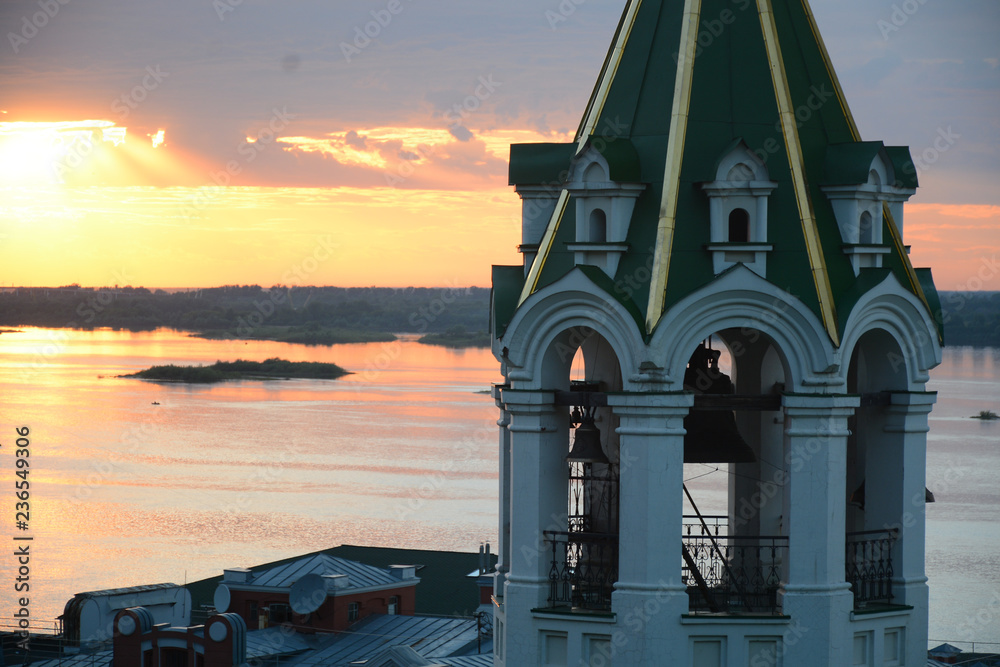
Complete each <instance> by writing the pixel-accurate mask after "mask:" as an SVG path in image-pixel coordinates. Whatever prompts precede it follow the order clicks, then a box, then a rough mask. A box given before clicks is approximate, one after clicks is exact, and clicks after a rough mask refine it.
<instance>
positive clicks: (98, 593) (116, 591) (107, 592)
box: [74, 584, 181, 598]
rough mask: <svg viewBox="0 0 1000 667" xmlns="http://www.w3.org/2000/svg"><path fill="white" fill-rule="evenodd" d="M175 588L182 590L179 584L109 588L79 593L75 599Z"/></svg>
mask: <svg viewBox="0 0 1000 667" xmlns="http://www.w3.org/2000/svg"><path fill="white" fill-rule="evenodd" d="M173 588H181V586H179V585H177V584H147V585H145V586H129V587H127V588H107V589H105V590H103V591H86V592H84V593H77V594H76V595H75V596H74V597H78V598H92V597H100V596H105V595H107V596H114V595H130V594H132V593H146V592H148V591H162V590H168V589H173Z"/></svg>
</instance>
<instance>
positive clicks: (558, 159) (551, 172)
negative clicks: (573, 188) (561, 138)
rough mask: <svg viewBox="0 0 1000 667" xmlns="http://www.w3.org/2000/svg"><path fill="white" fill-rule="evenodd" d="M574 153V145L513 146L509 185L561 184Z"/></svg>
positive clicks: (511, 149) (511, 147)
mask: <svg viewBox="0 0 1000 667" xmlns="http://www.w3.org/2000/svg"><path fill="white" fill-rule="evenodd" d="M573 151H574V147H573V145H572V144H511V146H510V167H509V175H510V183H509V184H510V185H529V184H530V185H542V184H545V183H553V184H555V183H561V182H562V181H563V180H565V177H566V169H567V168H568V167H569V161H570V159H571V158H572V157H573Z"/></svg>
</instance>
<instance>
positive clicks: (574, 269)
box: [491, 0, 942, 667]
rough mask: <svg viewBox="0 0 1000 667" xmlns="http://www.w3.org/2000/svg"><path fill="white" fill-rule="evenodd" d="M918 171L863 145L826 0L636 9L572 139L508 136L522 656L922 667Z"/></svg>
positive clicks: (509, 593) (496, 347)
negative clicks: (691, 485) (706, 480)
mask: <svg viewBox="0 0 1000 667" xmlns="http://www.w3.org/2000/svg"><path fill="white" fill-rule="evenodd" d="M708 23H711V24H712V25H718V26H721V28H720V29H719V30H715V31H712V32H711V33H708V32H704V28H703V26H704V25H706V24H708ZM709 37H710V38H709ZM915 173H916V172H915V169H914V168H913V162H912V160H911V159H910V157H909V150H908V149H907V148H905V147H894V146H885V145H884V144H882V143H881V142H877V141H862V140H861V137H860V134H859V133H858V130H857V127H856V125H855V123H854V120H853V118H852V117H851V114H850V110H849V107H848V105H847V101H846V100H845V98H844V95H843V92H842V90H841V87H840V85H839V82H838V81H837V77H836V74H835V72H834V71H833V68H832V66H831V64H830V59H829V56H828V54H827V52H826V49H825V47H824V45H823V43H822V40H821V38H820V36H819V32H818V30H817V28H816V24H815V21H814V19H813V16H812V13H811V11H810V9H809V5H808V2H807V0H752V1H751V2H748V3H732V2H730V1H729V0H630V1H629V2H628V3H627V5H626V7H625V10H624V13H623V15H622V19H621V22H620V24H619V27H618V30H617V32H616V35H615V38H614V41H613V43H612V45H611V48H610V50H609V52H608V56H607V59H606V62H605V66H604V67H603V69H602V71H601V74H600V77H599V80H598V82H597V86H596V87H595V89H594V93H593V95H592V97H591V99H590V102H589V104H588V106H587V108H586V109H585V111H584V115H583V119H582V121H581V123H580V127H579V130H578V132H577V135H576V139H575V141H574V142H573V143H572V144H565V145H563V144H522V145H515V146H512V147H511V163H510V183H511V185H513V186H515V188H516V192H517V193H518V194H519V195H520V196H521V197H522V199H523V200H524V220H523V237H522V245H521V249H522V252H523V253H524V262H523V264H522V265H519V266H497V267H494V268H493V298H492V317H491V327H492V333H493V352H494V354H495V356H496V358H497V359H498V361H499V362H500V365H501V371H502V374H503V378H504V380H503V382H502V383H500V384H497V385H496V386H495V387H494V392H493V395H494V398H495V400H496V403H497V406H498V408H499V415H500V417H499V419H498V422H497V423H498V426H499V445H500V466H501V468H500V483H501V488H500V526H499V529H500V549H499V551H500V553H499V563H498V565H497V571H496V575H495V576H496V582H495V586H494V590H495V595H494V602H495V607H494V613H495V625H494V631H495V644H494V647H495V664H496V665H497V666H498V667H499V666H508V667H515V666H516V667H521V666H523V665H553V666H557V665H565V666H573V667H575V666H577V665H591V666H604V665H615V666H616V667H618V666H626V665H627V666H635V667H639V666H646V665H681V666H685V667H688V666H690V667H722V666H723V665H725V666H728V667H732V666H734V665H736V666H740V667H760V666H762V665H771V666H780V665H784V666H786V667H797V666H799V665H810V666H813V665H829V666H830V667H841V666H842V665H871V666H874V665H879V666H884V665H916V664H922V662H923V661H924V659H925V656H926V649H927V602H928V593H927V583H926V581H927V580H926V577H925V574H924V511H925V508H924V504H925V502H926V501H927V500H928V496H927V495H926V492H925V480H924V469H925V463H926V442H927V436H926V433H927V429H928V426H927V425H928V414H929V412H930V410H931V408H932V406H933V404H934V400H935V396H934V394H933V393H929V392H927V391H926V390H925V384H926V382H927V381H928V378H929V376H928V372H929V370H930V369H931V368H933V367H934V366H936V365H937V364H938V363H939V362H940V357H941V344H942V337H941V324H940V322H939V320H938V314H939V312H940V307H939V303H938V297H937V292H936V291H935V288H934V283H933V280H932V279H931V276H930V271H929V270H927V269H914V268H913V266H912V265H911V264H910V261H909V258H908V256H907V251H906V247H905V246H904V242H903V238H902V232H901V229H902V215H903V204H904V202H905V201H906V199H908V198H909V196H910V195H912V194H913V192H914V191H915V188H916V187H917V182H916V176H915ZM694 463H711V464H712V465H718V466H719V467H721V468H724V469H725V471H726V472H728V473H729V482H728V486H727V490H726V493H727V498H726V503H725V506H726V508H727V511H726V512H725V514H722V515H714V516H707V515H705V514H704V513H702V512H700V511H699V509H698V502H699V499H698V498H696V497H694V495H692V494H691V493H689V491H690V490H689V489H688V488H687V487H686V486H685V483H684V480H685V478H686V476H685V474H684V466H685V464H694ZM685 507H687V508H688V509H687V510H686V509H685Z"/></svg>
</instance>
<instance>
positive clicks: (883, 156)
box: [823, 142, 913, 275]
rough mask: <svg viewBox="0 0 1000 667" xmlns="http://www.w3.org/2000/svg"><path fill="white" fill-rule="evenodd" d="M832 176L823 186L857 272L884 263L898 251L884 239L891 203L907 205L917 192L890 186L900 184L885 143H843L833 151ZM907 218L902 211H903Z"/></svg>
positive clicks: (829, 163) (830, 154) (829, 153)
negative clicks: (885, 220) (893, 250)
mask: <svg viewBox="0 0 1000 667" xmlns="http://www.w3.org/2000/svg"><path fill="white" fill-rule="evenodd" d="M827 179H828V182H829V184H828V185H826V186H824V187H823V192H825V193H826V196H827V198H828V199H829V200H830V204H831V206H832V207H833V214H834V216H835V217H836V219H837V226H838V227H839V228H840V236H841V239H842V240H843V242H844V244H843V246H842V247H843V250H844V254H846V255H847V256H848V257H849V258H850V260H851V266H852V268H853V269H854V274H855V275H857V274H858V273H859V272H860V271H861V269H863V268H868V267H880V266H882V256H883V255H886V254H888V253H890V252H892V248H891V247H890V246H889V245H888V244H886V243H884V239H883V238H882V237H883V218H884V210H885V206H886V205H887V204H888V205H889V206H890V208H893V207H895V206H896V205H898V206H900V207H901V205H902V202H903V201H905V200H906V199H908V198H909V197H910V195H912V194H913V190H912V189H910V190H907V189H905V188H900V187H896V186H893V185H888V184H891V183H895V182H896V175H895V169H894V167H893V163H892V160H891V159H890V158H889V155H888V153H887V151H886V149H885V147H884V146H883V145H882V144H881V142H859V143H855V144H838V145H835V146H830V148H829V149H827ZM899 215H900V220H899V222H902V219H901V216H902V210H901V208H900V209H899Z"/></svg>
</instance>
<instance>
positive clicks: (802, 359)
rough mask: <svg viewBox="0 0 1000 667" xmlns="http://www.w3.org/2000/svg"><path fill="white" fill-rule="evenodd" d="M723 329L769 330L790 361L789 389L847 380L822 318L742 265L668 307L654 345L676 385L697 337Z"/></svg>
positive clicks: (787, 362) (787, 372)
mask: <svg viewBox="0 0 1000 667" xmlns="http://www.w3.org/2000/svg"><path fill="white" fill-rule="evenodd" d="M724 329H747V330H756V331H759V332H760V333H762V334H764V335H766V336H768V337H769V338H770V339H771V341H772V342H773V343H774V346H775V348H776V350H777V352H778V354H779V356H780V357H781V358H782V362H783V364H784V366H785V369H784V370H785V378H786V391H789V392H796V391H815V390H816V388H817V387H824V386H836V385H840V384H842V382H843V380H842V378H841V377H840V376H839V375H837V374H836V371H837V370H838V367H839V363H840V354H839V351H838V350H837V349H836V348H834V347H833V342H832V341H831V340H830V338H829V335H828V334H827V333H826V330H825V329H824V328H823V324H822V322H820V320H819V318H818V317H816V315H815V314H814V313H813V312H812V311H811V310H809V309H808V308H807V307H806V305H805V304H804V303H802V302H801V301H800V300H799V299H797V298H796V297H794V296H792V295H790V294H788V293H787V292H784V291H782V290H780V289H778V288H777V287H775V286H774V285H772V284H771V283H769V282H767V281H766V280H764V279H762V278H761V277H759V276H758V275H757V274H756V273H754V272H753V271H750V270H749V269H747V268H746V267H742V266H737V267H735V268H733V269H732V270H730V271H728V272H726V273H725V274H723V275H722V276H720V277H719V278H718V279H717V280H715V281H714V282H712V283H710V284H709V285H707V286H706V287H703V288H702V289H700V290H697V291H696V292H693V293H691V294H690V295H688V296H687V297H685V298H684V299H682V300H681V301H680V302H678V303H677V304H676V305H674V306H673V307H672V308H670V310H668V311H667V312H666V313H664V316H663V320H662V321H661V323H660V325H659V327H658V328H657V330H656V332H655V333H654V334H653V339H652V341H651V342H650V347H651V348H652V350H653V354H654V355H655V358H656V359H657V360H658V361H661V362H664V363H665V369H666V371H667V374H668V376H669V377H670V381H671V383H672V385H673V389H675V390H680V389H681V381H682V380H683V377H684V368H685V367H686V365H687V362H688V359H689V358H690V356H691V351H692V350H694V349H695V347H696V346H697V345H698V343H699V342H700V341H702V340H704V339H706V338H708V336H710V335H711V334H714V333H716V332H718V331H721V330H724Z"/></svg>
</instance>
